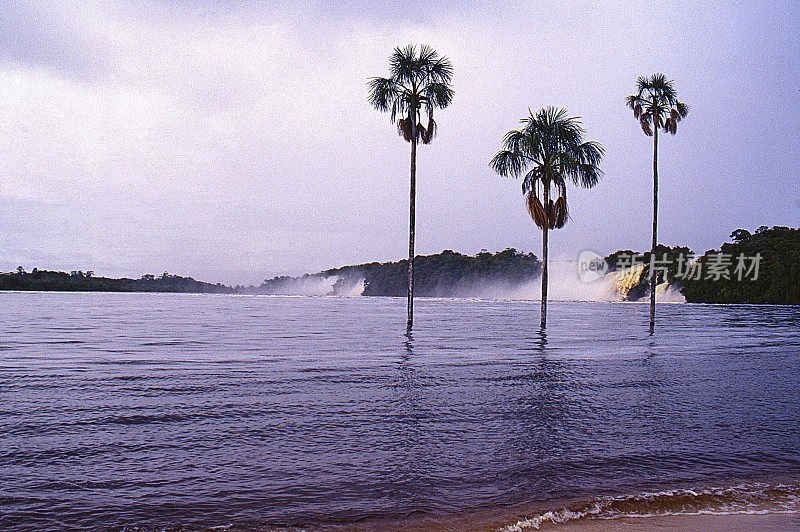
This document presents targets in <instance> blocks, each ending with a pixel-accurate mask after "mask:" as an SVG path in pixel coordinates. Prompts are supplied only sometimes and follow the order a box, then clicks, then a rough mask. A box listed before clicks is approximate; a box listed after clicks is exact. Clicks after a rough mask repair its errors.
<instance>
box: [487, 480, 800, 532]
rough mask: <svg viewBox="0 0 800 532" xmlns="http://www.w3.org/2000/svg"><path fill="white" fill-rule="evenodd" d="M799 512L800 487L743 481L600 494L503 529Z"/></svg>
mask: <svg viewBox="0 0 800 532" xmlns="http://www.w3.org/2000/svg"><path fill="white" fill-rule="evenodd" d="M798 512H800V486H797V485H791V484H778V485H770V484H764V483H755V484H740V485H737V486H731V487H711V488H694V489H674V490H666V491H659V492H655V493H641V494H638V495H624V496H618V497H599V498H597V499H594V500H593V501H590V502H588V503H583V504H579V505H575V506H573V507H562V508H559V509H552V510H547V511H544V512H541V513H538V514H535V515H533V516H531V517H528V518H526V519H522V520H519V521H517V522H516V523H514V524H510V525H508V526H506V527H503V528H501V529H500V532H523V531H525V530H538V529H539V528H541V527H542V525H556V524H563V523H570V522H575V521H582V520H592V519H620V518H624V517H658V516H670V515H733V514H775V513H798Z"/></svg>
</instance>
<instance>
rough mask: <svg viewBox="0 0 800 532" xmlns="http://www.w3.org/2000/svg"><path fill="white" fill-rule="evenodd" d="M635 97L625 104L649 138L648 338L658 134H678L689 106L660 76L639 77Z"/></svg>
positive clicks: (653, 286)
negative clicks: (651, 141)
mask: <svg viewBox="0 0 800 532" xmlns="http://www.w3.org/2000/svg"><path fill="white" fill-rule="evenodd" d="M636 85H637V89H638V91H637V93H636V94H632V95H630V96H628V98H627V99H626V102H627V104H628V107H630V108H631V109H633V116H634V117H635V118H637V119H638V120H639V124H640V125H641V126H642V131H644V133H645V135H647V136H648V137H653V245H652V247H651V249H650V334H653V332H654V331H655V321H656V270H655V267H654V266H655V263H654V261H655V256H656V233H657V230H658V130H659V128H661V129H663V130H664V131H666V132H667V133H671V134H672V135H674V134H675V132H676V131H677V130H678V122H680V121H681V119H682V118H684V117H685V116H686V114H687V113H688V112H689V106H688V105H686V104H684V103H681V102H679V101H678V96H677V93H676V92H675V88H674V87H673V86H672V81H668V80H667V78H666V77H665V76H664V74H653V75H652V76H650V77H649V78H645V77H640V78H639V79H638V80H637V81H636Z"/></svg>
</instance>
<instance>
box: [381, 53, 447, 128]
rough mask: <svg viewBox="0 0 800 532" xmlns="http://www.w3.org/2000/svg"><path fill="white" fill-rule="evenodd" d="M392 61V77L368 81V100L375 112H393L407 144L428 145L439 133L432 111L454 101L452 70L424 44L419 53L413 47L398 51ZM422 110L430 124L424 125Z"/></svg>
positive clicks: (443, 59) (444, 60)
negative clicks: (451, 84)
mask: <svg viewBox="0 0 800 532" xmlns="http://www.w3.org/2000/svg"><path fill="white" fill-rule="evenodd" d="M389 62H390V68H391V72H392V74H391V77H388V78H378V77H376V78H371V79H370V80H369V101H370V103H371V104H372V106H373V107H375V109H377V110H379V111H383V112H386V111H389V112H391V118H392V123H394V122H397V131H398V133H399V134H400V136H402V137H403V138H404V139H405V140H406V141H408V142H411V139H412V138H414V140H415V141H420V140H422V143H423V144H429V143H430V141H431V139H433V137H434V136H435V134H436V122H435V121H434V120H433V110H434V109H435V108H440V109H443V108H445V107H447V106H448V105H450V102H451V101H452V99H453V89H452V88H450V86H449V83H450V78H451V77H452V75H453V67H452V66H451V65H450V61H449V60H448V59H447V58H446V57H439V54H437V53H436V51H434V50H433V49H432V48H430V47H429V46H426V45H424V44H423V45H422V46H420V48H419V54H417V48H416V46H414V45H411V44H409V45H408V46H406V47H405V48H395V50H394V53H393V54H392V56H391V57H390V59H389ZM423 110H424V111H425V114H427V118H428V123H427V125H423V124H422V116H421V115H422V112H423ZM398 117H399V119H398Z"/></svg>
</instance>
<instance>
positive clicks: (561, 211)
mask: <svg viewBox="0 0 800 532" xmlns="http://www.w3.org/2000/svg"><path fill="white" fill-rule="evenodd" d="M567 219H569V213H568V212H567V198H566V197H565V196H559V198H558V199H557V200H556V201H555V203H554V204H553V217H552V219H551V221H550V228H551V229H561V228H562V227H564V226H565V225H567Z"/></svg>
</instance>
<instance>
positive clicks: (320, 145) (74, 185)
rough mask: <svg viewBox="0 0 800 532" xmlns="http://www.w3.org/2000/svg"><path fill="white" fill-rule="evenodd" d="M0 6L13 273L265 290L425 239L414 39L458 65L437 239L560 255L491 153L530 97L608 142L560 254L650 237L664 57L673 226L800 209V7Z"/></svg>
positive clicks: (557, 234) (695, 237)
mask: <svg viewBox="0 0 800 532" xmlns="http://www.w3.org/2000/svg"><path fill="white" fill-rule="evenodd" d="M687 6H688V4H685V3H682V2H666V1H665V2H618V1H616V0H612V1H606V2H598V1H580V2H579V1H573V0H566V1H562V0H559V1H539V2H514V1H497V2H479V1H475V2H470V1H463V2H462V1H444V2H423V1H421V0H420V1H412V2H406V3H398V2H389V1H386V0H377V1H376V0H373V1H366V0H355V1H351V2H315V1H308V2H274V3H273V2H265V1H224V0H209V1H199V0H198V1H195V2H192V1H188V0H187V1H178V0H174V1H171V0H152V1H142V0H140V1H133V0H129V1H125V0H117V1H114V0H104V1H102V2H98V1H94V0H52V1H50V0H47V1H44V0H43V1H35V0H0V13H1V14H0V17H1V18H0V271H11V270H13V269H16V267H17V266H23V267H25V268H26V269H28V270H30V269H31V268H33V267H38V268H40V269H63V270H75V269H80V270H94V271H95V272H96V274H97V275H107V276H122V275H125V276H133V277H139V276H141V275H143V274H145V273H153V274H156V275H158V274H160V273H162V272H164V271H169V272H170V273H176V274H180V275H188V276H193V277H195V278H198V279H202V280H207V281H211V282H223V283H233V284H236V283H242V284H250V283H258V282H260V281H262V280H263V279H265V278H267V277H272V276H274V275H278V274H299V273H304V272H314V271H318V270H321V269H326V268H330V267H335V266H340V265H344V264H352V263H360V262H371V261H375V260H378V261H386V260H398V259H401V258H403V257H404V255H405V254H406V253H407V238H408V237H407V232H408V227H407V226H408V173H409V156H410V155H409V153H410V147H409V144H407V143H406V142H404V141H403V140H402V139H401V138H400V137H398V136H397V133H396V129H395V127H394V126H392V124H391V123H390V121H389V117H388V115H386V114H382V113H379V112H377V111H375V110H374V109H372V108H371V107H370V106H369V104H368V102H367V80H368V79H369V77H371V76H388V75H389V70H388V65H389V62H388V58H389V55H390V54H391V52H392V50H393V49H394V47H396V46H404V45H406V44H409V43H418V44H419V43H425V44H428V45H430V46H432V47H433V48H434V49H436V50H437V51H438V52H439V53H440V54H441V55H444V56H447V57H449V58H450V60H451V62H452V64H453V67H454V77H453V87H454V89H455V97H454V100H453V103H452V105H451V106H450V107H448V108H447V109H444V110H441V111H438V113H437V114H436V120H437V122H438V124H439V136H438V137H437V138H436V139H435V140H434V142H433V143H432V144H431V145H429V146H422V147H420V149H419V152H418V166H417V168H418V203H417V251H418V253H420V254H429V253H436V252H440V251H442V250H443V249H453V250H455V251H459V252H463V253H467V254H475V253H477V252H478V251H480V250H481V249H484V248H485V249H488V250H490V251H496V250H500V249H504V248H506V247H509V246H512V247H515V248H517V249H519V250H523V251H526V252H527V251H533V252H534V253H536V254H537V255H541V233H540V232H539V231H538V230H537V229H536V227H535V226H534V225H533V222H532V221H531V220H530V218H529V217H528V214H527V212H526V209H525V207H524V203H523V197H522V194H521V189H520V183H519V182H516V181H514V180H512V179H507V178H501V177H499V176H497V175H496V174H494V173H493V172H492V171H491V169H490V168H489V167H488V162H489V160H490V159H491V157H492V156H493V155H494V153H495V152H496V151H497V150H499V149H500V147H501V142H502V138H503V134H504V133H505V132H507V131H508V130H510V129H514V128H517V127H518V121H519V119H520V118H522V117H524V116H525V115H526V114H527V112H528V109H529V108H530V109H532V110H536V109H539V108H541V107H544V106H548V105H555V106H559V107H564V108H565V109H566V110H567V111H568V113H569V114H570V115H572V116H579V117H581V120H582V122H583V125H584V127H585V129H586V132H587V138H588V139H590V140H596V141H598V142H600V143H601V144H602V145H603V146H604V147H605V150H606V156H605V158H604V160H603V164H602V169H603V170H604V172H605V176H604V178H603V179H602V181H601V182H600V184H598V185H597V186H596V187H595V188H594V189H591V190H584V189H575V188H574V187H573V188H571V189H570V191H569V200H570V205H571V209H570V214H571V216H572V220H571V221H570V222H569V223H568V224H567V226H566V227H565V228H564V229H561V230H558V231H554V232H553V233H552V236H551V240H550V241H551V246H552V247H551V249H552V250H553V251H552V252H551V253H553V256H554V257H555V256H558V257H564V258H574V257H575V256H577V254H578V253H579V252H580V251H581V250H583V249H593V250H596V251H598V252H601V253H609V252H613V251H615V250H617V249H626V248H630V249H634V250H644V249H647V248H648V247H649V240H650V236H649V235H650V229H651V225H650V216H651V208H652V205H651V201H652V200H651V189H652V175H651V172H652V163H651V157H652V139H651V138H649V137H646V136H645V135H644V134H643V133H642V131H641V129H639V126H638V124H637V123H636V121H635V120H634V118H633V116H632V115H631V112H630V111H629V110H628V109H627V108H626V107H625V96H626V95H628V94H631V93H633V92H634V91H635V82H636V78H637V77H638V76H642V75H650V74H653V73H655V72H663V73H664V74H665V75H666V76H667V77H668V78H670V79H672V80H674V84H675V87H676V89H677V90H678V94H679V97H680V99H681V100H682V101H684V102H685V103H687V104H689V105H690V106H691V109H690V112H689V115H688V116H687V117H686V119H684V121H683V122H681V123H680V125H679V127H678V134H677V135H676V136H674V137H672V136H667V135H662V136H661V138H660V140H661V142H660V146H659V160H660V177H661V179H660V206H661V210H660V235H659V240H660V241H661V242H663V243H665V244H669V245H678V244H682V245H688V246H689V247H691V248H692V249H694V250H695V251H696V252H700V253H702V252H704V251H705V250H707V249H710V248H716V247H719V245H720V244H721V243H722V242H724V241H726V239H727V238H728V235H729V234H730V232H731V231H732V230H734V229H736V228H739V227H744V228H748V229H750V230H754V229H755V228H757V227H758V226H760V225H768V226H773V225H788V226H794V227H796V226H798V225H800V222H799V220H800V177H799V175H800V171H798V163H800V141H799V140H798V129H799V126H800V106H799V105H798V104H799V103H800V73H799V72H800V32H798V30H797V21H798V20H800V7H799V6H800V4H799V3H798V2H796V1H794V0H792V1H790V2H766V3H758V2H754V3H751V2H736V3H733V2H730V3H726V2H712V1H700V2H694V3H692V4H691V7H687Z"/></svg>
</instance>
